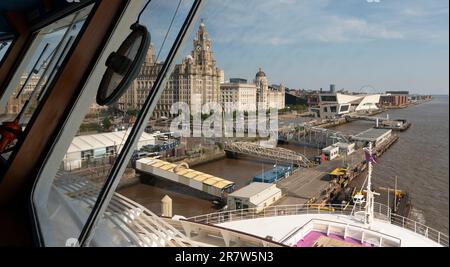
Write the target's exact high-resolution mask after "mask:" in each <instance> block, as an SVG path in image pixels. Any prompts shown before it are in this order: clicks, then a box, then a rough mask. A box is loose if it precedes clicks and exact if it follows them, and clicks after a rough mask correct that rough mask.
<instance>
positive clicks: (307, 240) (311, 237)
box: [295, 231, 372, 247]
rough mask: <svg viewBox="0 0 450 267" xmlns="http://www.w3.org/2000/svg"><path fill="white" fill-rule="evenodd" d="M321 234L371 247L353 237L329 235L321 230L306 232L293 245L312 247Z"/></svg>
mask: <svg viewBox="0 0 450 267" xmlns="http://www.w3.org/2000/svg"><path fill="white" fill-rule="evenodd" d="M322 236H325V237H328V238H332V239H335V240H340V241H344V242H347V243H350V244H355V245H359V246H362V247H372V245H371V244H368V243H363V244H361V242H360V241H358V240H356V239H353V238H344V237H343V236H339V235H334V234H330V235H329V236H327V235H326V234H325V233H321V232H317V231H312V232H310V233H309V234H307V235H306V236H305V237H304V238H303V240H300V241H298V242H297V245H295V247H312V246H314V244H315V243H316V242H317V240H319V238H320V237H322Z"/></svg>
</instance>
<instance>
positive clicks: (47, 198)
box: [33, 0, 198, 246]
mask: <svg viewBox="0 0 450 267" xmlns="http://www.w3.org/2000/svg"><path fill="white" fill-rule="evenodd" d="M143 3H144V1H134V0H133V1H130V2H129V6H128V7H127V8H126V10H125V11H124V15H123V17H122V19H120V20H118V22H117V23H118V26H117V27H116V29H115V31H114V33H113V34H112V37H111V40H110V41H109V42H108V43H107V44H106V46H105V48H104V52H103V53H102V54H101V56H100V63H99V64H97V65H96V66H95V67H94V68H93V69H92V70H91V71H92V73H93V74H92V75H91V77H90V79H89V80H87V81H86V85H84V86H86V87H87V88H89V90H84V91H83V93H82V94H81V95H80V98H79V100H78V102H77V103H76V105H75V106H74V108H73V110H72V111H71V120H72V121H73V122H77V124H76V125H78V128H75V129H74V128H73V127H72V126H70V127H66V128H64V129H62V133H61V137H60V139H59V140H58V141H57V142H56V144H55V149H54V151H58V152H55V153H53V154H52V155H51V156H50V157H49V159H48V160H47V162H46V163H45V165H44V171H43V172H42V174H41V176H40V178H39V182H38V184H37V185H36V188H35V194H34V196H33V200H34V205H35V207H37V212H36V214H37V218H38V219H39V222H40V228H41V230H42V239H43V240H44V243H45V244H46V245H50V246H64V245H65V244H66V242H67V240H79V241H81V243H82V245H85V246H88V245H89V246H101V245H103V246H104V245H106V246H136V245H139V243H138V242H137V241H136V240H134V239H131V240H130V239H128V238H127V230H126V229H124V228H123V227H122V228H121V226H123V225H126V223H127V219H126V218H124V216H120V215H119V212H121V211H122V212H125V211H126V208H127V207H128V206H129V204H128V203H123V202H121V201H119V202H117V201H118V200H117V199H113V202H114V206H111V207H109V206H108V202H106V204H101V203H103V202H102V201H104V199H105V198H108V196H105V195H104V194H102V193H101V192H102V191H101V189H102V188H104V187H106V186H111V184H113V185H112V188H113V189H111V190H109V191H107V192H106V194H109V193H111V194H113V193H114V191H115V189H116V188H117V187H118V186H119V188H120V186H122V184H127V183H131V182H133V181H134V179H135V176H136V172H135V169H134V167H133V166H135V163H136V160H137V159H136V157H132V155H133V153H135V152H136V151H137V152H138V153H141V152H143V151H144V150H145V149H147V148H148V147H154V148H158V151H157V152H158V155H159V153H161V154H163V155H165V156H168V155H171V154H172V153H174V151H175V150H176V149H178V148H179V146H180V142H179V141H178V140H176V139H175V138H173V137H171V136H166V138H164V139H159V138H157V136H158V134H155V130H154V129H155V128H159V129H168V127H169V126H170V121H168V122H163V123H160V124H159V123H157V124H154V125H150V126H151V127H150V129H151V130H150V131H148V132H144V130H145V128H147V124H148V122H149V121H150V118H151V117H152V114H151V112H144V106H147V107H150V106H149V105H148V101H149V99H150V98H155V97H158V98H157V100H158V99H160V96H161V95H163V98H164V99H166V100H165V101H168V100H172V97H173V94H171V93H170V91H163V90H164V88H165V87H166V85H167V82H169V81H170V80H167V79H164V77H165V76H167V77H168V76H170V71H171V70H172V69H173V67H174V66H172V65H175V62H181V61H182V58H183V55H182V54H181V51H182V49H183V47H184V44H185V42H184V40H185V39H187V38H185V36H187V34H185V35H181V34H179V32H180V30H181V29H182V28H184V30H183V32H186V33H187V32H188V31H189V29H190V27H194V24H195V25H198V22H196V21H194V22H193V23H187V21H191V20H193V16H194V13H195V12H194V10H195V11H196V10H197V7H198V6H197V5H194V4H193V3H194V0H183V1H165V0H153V1H151V2H150V4H149V5H148V7H147V9H145V10H144V12H143V13H142V16H141V21H140V24H142V25H144V26H146V28H147V30H148V31H149V33H150V36H151V45H150V47H149V50H148V52H147V55H146V57H145V59H144V63H143V64H145V65H146V68H142V70H141V71H140V73H138V74H137V77H136V79H137V80H139V82H138V81H134V84H135V85H138V86H131V89H128V90H126V91H125V92H124V94H123V95H121V97H120V98H119V99H118V100H117V101H115V102H114V103H111V104H109V103H108V104H107V105H104V106H102V105H99V104H97V101H96V100H98V99H96V94H97V90H96V89H97V88H98V87H99V84H100V81H101V78H102V75H103V73H104V72H105V70H104V66H105V62H106V60H107V58H108V56H109V54H111V53H112V52H114V51H117V50H116V49H117V47H118V45H117V44H119V45H120V44H121V43H122V42H123V41H124V40H125V38H127V36H128V35H129V33H130V26H131V24H132V22H133V21H135V20H136V18H137V17H138V14H139V11H140V10H141V9H142V7H143ZM194 6H195V9H194ZM192 12H193V13H192ZM188 19H189V20H188ZM149 69H150V71H149ZM172 84H173V85H174V84H175V83H174V82H173V81H172ZM150 85H157V86H158V87H157V88H152V87H150ZM174 86H175V85H174ZM156 89H159V91H160V92H162V94H161V93H158V95H154V94H153V93H152V92H153V90H156ZM137 90H141V91H145V94H142V95H138V93H137ZM164 96H166V97H164ZM155 104H156V101H155ZM167 104H169V103H167ZM167 104H166V105H162V106H161V107H162V108H163V109H164V113H163V114H166V111H169V112H167V114H168V115H169V114H170V108H171V107H172V106H171V105H167ZM170 104H172V103H171V102H170ZM161 107H159V108H161ZM167 119H168V118H167ZM68 124H69V125H70V124H71V122H68ZM70 128H72V129H70ZM164 132H168V131H166V130H164ZM164 132H163V133H164ZM140 155H150V154H149V153H146V154H144V153H141V154H140ZM153 155H155V154H153ZM55 162H59V164H55ZM55 174H56V175H55ZM113 198H114V196H113ZM132 205H134V204H132ZM100 209H103V211H99V210H100ZM137 209H138V207H136V210H137ZM105 210H106V214H104V213H103V212H104V211H105ZM97 211H99V214H100V215H99V216H98V217H96V219H95V220H96V221H95V222H94V224H96V225H100V226H101V227H99V228H96V229H99V230H98V231H94V228H95V227H92V228H91V227H90V226H91V223H93V221H91V218H92V217H90V216H93V214H95V213H96V212H97ZM117 227H119V228H117ZM114 229H116V230H114ZM108 231H109V232H108ZM105 240H109V241H110V243H107V244H106V243H102V242H105Z"/></svg>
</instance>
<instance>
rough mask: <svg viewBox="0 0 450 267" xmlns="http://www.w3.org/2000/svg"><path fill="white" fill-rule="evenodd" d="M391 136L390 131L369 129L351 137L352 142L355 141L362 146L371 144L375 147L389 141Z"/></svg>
mask: <svg viewBox="0 0 450 267" xmlns="http://www.w3.org/2000/svg"><path fill="white" fill-rule="evenodd" d="M391 135H392V130H388V129H376V128H371V129H368V130H366V131H364V132H362V133H359V134H357V135H355V136H352V140H355V141H356V142H358V143H359V144H360V145H363V146H365V145H366V144H368V143H373V144H374V145H375V146H378V145H379V144H381V143H383V142H384V141H386V140H387V139H389V138H390V137H391Z"/></svg>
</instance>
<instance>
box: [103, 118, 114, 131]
mask: <svg viewBox="0 0 450 267" xmlns="http://www.w3.org/2000/svg"><path fill="white" fill-rule="evenodd" d="M111 126H112V122H111V119H110V118H109V117H105V118H104V119H103V129H104V130H106V131H109V130H110V129H111Z"/></svg>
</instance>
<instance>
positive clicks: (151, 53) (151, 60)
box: [144, 44, 156, 65]
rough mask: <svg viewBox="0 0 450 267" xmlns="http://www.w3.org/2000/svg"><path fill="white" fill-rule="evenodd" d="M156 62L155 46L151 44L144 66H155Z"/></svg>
mask: <svg viewBox="0 0 450 267" xmlns="http://www.w3.org/2000/svg"><path fill="white" fill-rule="evenodd" d="M155 61H156V58H155V48H154V46H153V44H150V47H149V48H148V51H147V55H146V56H145V60H144V64H146V65H153V64H154V63H155Z"/></svg>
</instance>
